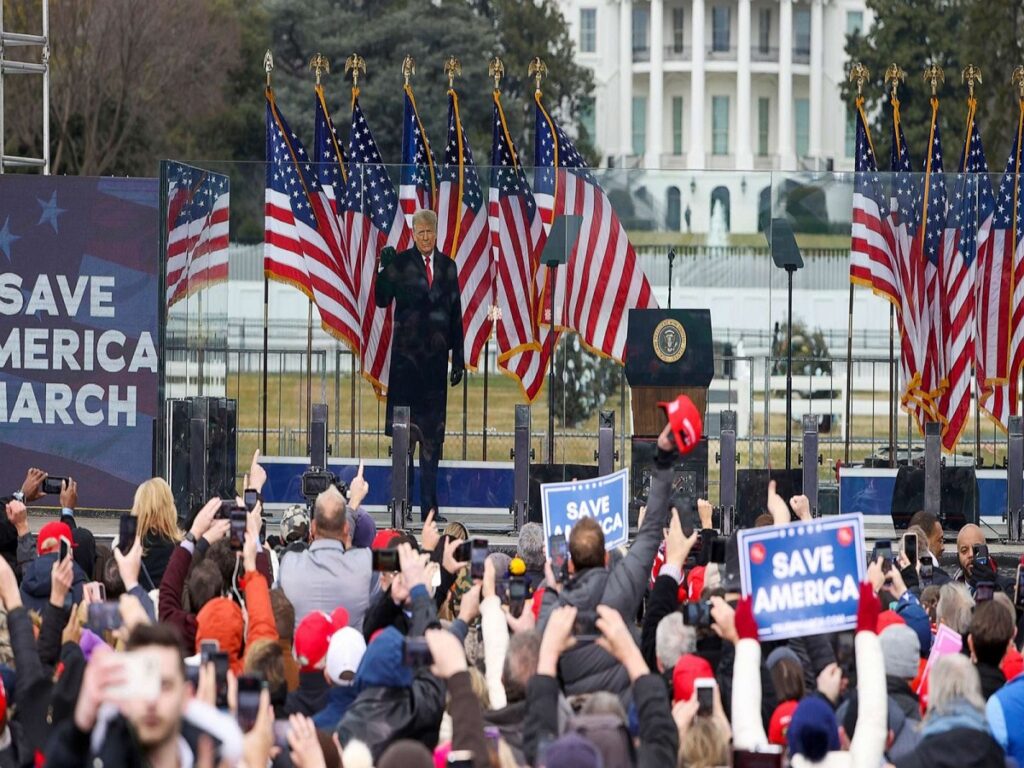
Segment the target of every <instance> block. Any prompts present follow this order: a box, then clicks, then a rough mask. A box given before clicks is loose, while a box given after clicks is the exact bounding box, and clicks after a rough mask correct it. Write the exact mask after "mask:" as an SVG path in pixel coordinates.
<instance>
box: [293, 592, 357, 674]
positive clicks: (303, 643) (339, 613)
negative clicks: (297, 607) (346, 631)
mask: <svg viewBox="0 0 1024 768" xmlns="http://www.w3.org/2000/svg"><path fill="white" fill-rule="evenodd" d="M347 626H348V611H347V610H345V608H344V607H343V606H338V607H337V608H335V609H334V612H333V613H331V615H329V616H328V615H327V614H326V613H324V612H323V611H313V612H312V613H311V614H309V615H308V616H306V618H304V619H303V620H302V621H300V622H299V626H297V627H296V628H295V638H294V639H293V640H292V653H293V654H294V655H295V660H296V661H297V662H299V666H300V667H301V668H302V671H303V672H312V671H313V670H314V669H316V668H317V666H318V665H319V664H320V662H322V661H323V660H324V657H326V656H327V649H328V648H329V647H330V644H331V636H332V635H333V634H334V633H335V632H337V631H338V630H339V629H342V628H343V627H347Z"/></svg>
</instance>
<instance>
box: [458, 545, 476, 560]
mask: <svg viewBox="0 0 1024 768" xmlns="http://www.w3.org/2000/svg"><path fill="white" fill-rule="evenodd" d="M472 556H473V543H472V542H471V541H464V542H462V543H461V544H459V546H457V547H456V548H455V560H456V561H457V562H460V563H468V562H469V559H470V558H471V557H472Z"/></svg>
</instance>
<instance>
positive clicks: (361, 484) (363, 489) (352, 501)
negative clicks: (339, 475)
mask: <svg viewBox="0 0 1024 768" xmlns="http://www.w3.org/2000/svg"><path fill="white" fill-rule="evenodd" d="M369 492H370V484H369V483H367V482H366V478H364V477H363V461H362V459H360V460H359V469H358V470H356V476H355V477H353V478H352V482H351V483H349V485H348V505H349V506H350V507H351V508H352V509H354V510H355V509H359V505H360V504H362V503H363V499H365V498H366V495H367V494H368V493H369Z"/></svg>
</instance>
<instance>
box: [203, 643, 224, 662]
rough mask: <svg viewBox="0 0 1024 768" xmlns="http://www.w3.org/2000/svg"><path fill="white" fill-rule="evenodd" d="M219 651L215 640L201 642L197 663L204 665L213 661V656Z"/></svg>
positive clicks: (218, 644) (218, 645)
mask: <svg viewBox="0 0 1024 768" xmlns="http://www.w3.org/2000/svg"><path fill="white" fill-rule="evenodd" d="M219 650H220V643H219V642H217V641H216V640H203V641H202V642H201V643H200V644H199V662H200V663H201V664H205V663H206V662H208V661H213V654H215V653H217V651H219Z"/></svg>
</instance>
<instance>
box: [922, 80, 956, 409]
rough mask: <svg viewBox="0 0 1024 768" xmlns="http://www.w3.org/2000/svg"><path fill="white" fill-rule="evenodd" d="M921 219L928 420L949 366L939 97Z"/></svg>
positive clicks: (924, 400)
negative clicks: (945, 334) (945, 332)
mask: <svg viewBox="0 0 1024 768" xmlns="http://www.w3.org/2000/svg"><path fill="white" fill-rule="evenodd" d="M919 210H921V211H922V216H923V218H922V221H921V226H920V229H919V230H918V233H917V237H915V238H914V243H915V246H914V258H915V260H917V261H919V262H922V263H923V268H924V285H923V288H924V291H923V294H922V293H920V292H919V294H918V295H919V297H920V298H921V307H922V312H921V318H922V322H921V326H920V327H919V328H918V339H919V349H921V350H922V351H923V355H924V356H923V359H922V358H919V359H918V368H919V372H920V374H921V384H920V399H921V401H922V403H923V404H924V406H925V410H926V411H927V413H928V416H929V417H930V420H932V421H936V420H939V418H940V415H939V409H938V400H939V398H940V397H941V395H942V393H943V391H944V389H945V382H946V375H947V372H948V370H949V366H948V363H947V361H946V350H945V344H944V343H943V337H942V332H943V328H945V327H947V326H948V321H947V317H948V312H947V311H946V310H947V308H946V307H945V306H944V304H943V294H942V274H943V270H942V261H943V259H942V252H943V246H944V241H945V234H946V176H945V174H944V173H943V170H942V139H941V137H940V136H939V100H938V99H937V98H932V121H931V131H930V134H929V148H928V161H927V164H926V166H925V176H924V202H923V204H922V205H921V207H920V209H919Z"/></svg>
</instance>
